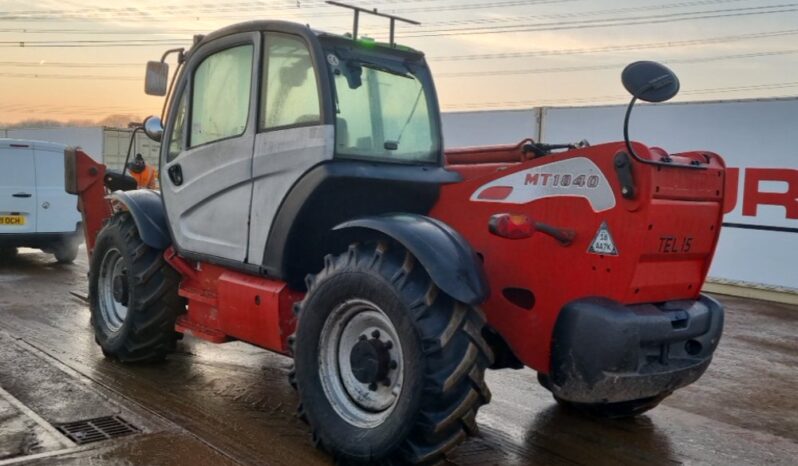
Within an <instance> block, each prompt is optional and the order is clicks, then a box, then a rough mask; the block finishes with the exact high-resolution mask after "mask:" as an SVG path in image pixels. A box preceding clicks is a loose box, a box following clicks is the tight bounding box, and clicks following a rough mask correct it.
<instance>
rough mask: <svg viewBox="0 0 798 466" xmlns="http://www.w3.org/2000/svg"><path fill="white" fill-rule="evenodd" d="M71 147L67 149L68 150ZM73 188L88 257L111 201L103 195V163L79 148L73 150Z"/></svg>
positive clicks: (108, 214) (109, 209) (108, 215)
mask: <svg viewBox="0 0 798 466" xmlns="http://www.w3.org/2000/svg"><path fill="white" fill-rule="evenodd" d="M69 150H71V149H68V151H69ZM72 157H74V161H73V163H74V166H73V167H74V173H75V188H76V191H77V192H78V193H79V194H80V195H79V196H78V210H79V211H80V214H81V217H82V218H83V232H84V236H85V237H86V250H87V251H88V254H89V257H91V253H92V252H93V251H94V243H95V242H96V241H97V234H98V233H100V229H102V227H103V224H104V223H105V220H106V219H107V218H108V217H110V216H111V202H110V201H109V200H108V199H106V197H105V194H106V192H105V185H104V184H103V179H104V178H105V165H103V164H100V163H97V162H95V161H94V160H93V159H92V158H91V157H89V156H88V155H87V154H86V153H85V152H83V151H82V150H80V149H75V150H74V155H72Z"/></svg>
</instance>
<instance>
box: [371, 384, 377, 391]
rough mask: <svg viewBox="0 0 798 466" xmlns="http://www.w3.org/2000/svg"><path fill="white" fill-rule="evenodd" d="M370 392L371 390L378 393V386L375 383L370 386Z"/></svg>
mask: <svg viewBox="0 0 798 466" xmlns="http://www.w3.org/2000/svg"><path fill="white" fill-rule="evenodd" d="M369 390H371V391H372V392H376V391H377V384H376V383H374V382H372V383H370V384H369Z"/></svg>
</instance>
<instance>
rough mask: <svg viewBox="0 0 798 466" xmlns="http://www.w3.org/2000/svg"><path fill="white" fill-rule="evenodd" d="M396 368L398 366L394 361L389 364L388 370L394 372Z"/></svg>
mask: <svg viewBox="0 0 798 466" xmlns="http://www.w3.org/2000/svg"><path fill="white" fill-rule="evenodd" d="M397 367H399V364H397V363H396V361H391V364H390V368H391V370H394V369H396V368H397Z"/></svg>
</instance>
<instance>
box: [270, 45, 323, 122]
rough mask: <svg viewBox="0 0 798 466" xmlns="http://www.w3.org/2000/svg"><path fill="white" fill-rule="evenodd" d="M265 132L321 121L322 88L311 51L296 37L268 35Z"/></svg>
mask: <svg viewBox="0 0 798 466" xmlns="http://www.w3.org/2000/svg"><path fill="white" fill-rule="evenodd" d="M263 66H264V70H263V71H264V72H263V75H264V76H265V79H264V81H263V86H264V88H263V90H262V95H263V96H264V98H263V99H262V100H261V109H260V121H261V124H260V126H261V129H270V128H276V127H283V126H296V125H309V124H318V123H320V122H321V110H320V105H319V89H318V84H317V81H316V72H315V71H314V69H313V60H311V55H310V51H309V50H308V47H307V45H306V44H305V42H304V41H303V40H302V39H300V38H299V37H296V36H290V35H286V34H277V33H269V34H266V59H265V60H264V65H263Z"/></svg>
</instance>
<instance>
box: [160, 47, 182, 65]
mask: <svg viewBox="0 0 798 466" xmlns="http://www.w3.org/2000/svg"><path fill="white" fill-rule="evenodd" d="M185 52H186V49H185V48H183V47H179V48H176V49H169V50H167V51H166V52H164V53H163V55H161V63H164V62H165V61H166V57H168V56H169V55H171V54H173V53H177V62H178V63H183V60H185Z"/></svg>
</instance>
